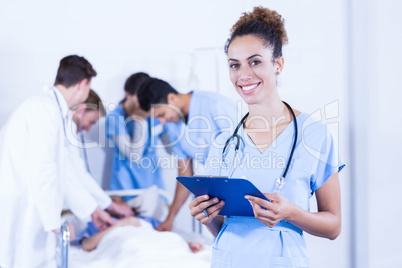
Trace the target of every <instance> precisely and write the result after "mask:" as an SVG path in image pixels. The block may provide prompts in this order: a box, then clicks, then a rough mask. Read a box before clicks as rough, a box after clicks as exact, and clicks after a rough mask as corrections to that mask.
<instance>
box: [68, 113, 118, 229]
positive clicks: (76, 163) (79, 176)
mask: <svg viewBox="0 0 402 268" xmlns="http://www.w3.org/2000/svg"><path fill="white" fill-rule="evenodd" d="M76 134H77V126H76V124H75V123H74V121H72V120H70V121H69V122H68V124H67V139H68V144H69V146H68V159H67V160H68V161H67V166H68V168H67V169H66V178H67V180H66V190H67V191H69V192H70V193H71V194H70V195H68V196H66V200H65V208H70V209H71V210H73V213H74V214H75V215H76V216H77V217H79V218H80V219H82V220H84V221H88V220H89V216H90V215H91V214H92V212H93V211H94V209H95V208H96V207H97V206H99V207H101V208H102V209H106V208H108V207H109V206H110V204H111V203H112V200H111V198H110V197H109V196H108V195H107V194H106V193H105V192H104V191H103V190H102V188H101V187H100V186H99V184H98V183H97V182H96V181H95V179H94V178H92V175H91V174H90V173H89V172H88V170H87V169H86V166H85V160H84V159H83V157H82V156H81V155H80V151H79V150H80V148H81V147H82V144H81V141H80V139H79V138H78V137H77V135H76ZM83 203H84V204H85V206H82V204H83Z"/></svg>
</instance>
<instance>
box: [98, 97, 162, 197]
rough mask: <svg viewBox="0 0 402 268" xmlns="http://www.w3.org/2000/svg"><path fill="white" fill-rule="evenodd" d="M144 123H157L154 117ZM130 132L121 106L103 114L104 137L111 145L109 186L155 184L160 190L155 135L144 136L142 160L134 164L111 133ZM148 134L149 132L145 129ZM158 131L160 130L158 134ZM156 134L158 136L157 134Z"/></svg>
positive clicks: (129, 122) (139, 187)
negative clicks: (111, 159)
mask: <svg viewBox="0 0 402 268" xmlns="http://www.w3.org/2000/svg"><path fill="white" fill-rule="evenodd" d="M146 121H147V125H148V126H151V128H152V127H154V126H156V125H158V124H160V123H159V121H158V120H157V119H156V118H148V119H146ZM132 133H134V121H133V120H130V117H129V116H128V115H127V114H126V113H125V111H124V109H123V107H122V105H121V104H120V105H119V106H117V107H116V109H115V110H114V111H113V112H111V113H109V114H108V115H107V116H106V138H107V139H109V140H110V142H111V144H112V146H113V147H114V148H113V150H114V153H113V165H112V170H111V174H110V189H111V190H125V189H143V188H148V187H151V186H152V185H157V186H158V188H161V189H164V184H163V180H162V177H161V170H160V167H159V166H158V158H157V155H156V151H155V142H156V140H157V138H159V137H152V138H150V137H149V136H148V138H147V140H146V144H145V146H144V153H143V157H142V159H141V160H140V161H139V162H138V163H136V162H133V161H130V159H129V158H127V157H126V156H125V155H124V154H123V152H121V151H120V150H119V148H118V147H117V145H116V143H115V141H114V140H113V138H112V136H118V135H132ZM147 133H148V135H150V131H149V130H148V132H147ZM161 134H162V133H161ZM161 134H159V135H161Z"/></svg>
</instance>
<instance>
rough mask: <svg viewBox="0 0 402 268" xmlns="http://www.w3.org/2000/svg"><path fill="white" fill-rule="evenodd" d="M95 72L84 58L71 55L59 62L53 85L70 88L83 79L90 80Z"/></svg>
mask: <svg viewBox="0 0 402 268" xmlns="http://www.w3.org/2000/svg"><path fill="white" fill-rule="evenodd" d="M94 76H96V71H95V70H94V68H93V67H92V65H91V64H90V63H89V61H87V59H85V58H84V57H80V56H77V55H71V56H67V57H64V58H63V59H61V60H60V65H59V69H58V70H57V75H56V80H55V82H54V85H55V86H56V85H63V86H65V87H67V88H68V87H71V86H73V85H75V84H77V83H79V82H81V81H82V80H84V79H88V80H91V78H92V77H94Z"/></svg>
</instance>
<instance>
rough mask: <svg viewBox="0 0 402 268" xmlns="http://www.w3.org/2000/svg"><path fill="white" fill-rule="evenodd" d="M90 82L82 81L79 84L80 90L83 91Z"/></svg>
mask: <svg viewBox="0 0 402 268" xmlns="http://www.w3.org/2000/svg"><path fill="white" fill-rule="evenodd" d="M88 82H89V80H88V79H86V78H85V79H82V80H81V81H80V82H79V83H78V88H79V89H81V88H83V87H84V86H86V85H88Z"/></svg>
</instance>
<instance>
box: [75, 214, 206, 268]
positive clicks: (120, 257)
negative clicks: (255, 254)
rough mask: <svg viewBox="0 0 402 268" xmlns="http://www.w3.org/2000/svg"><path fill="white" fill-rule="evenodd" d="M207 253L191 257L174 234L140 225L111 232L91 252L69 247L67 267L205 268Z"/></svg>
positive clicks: (178, 237)
mask: <svg viewBox="0 0 402 268" xmlns="http://www.w3.org/2000/svg"><path fill="white" fill-rule="evenodd" d="M210 252H211V248H209V247H208V248H205V249H204V250H203V251H201V252H199V253H196V254H194V253H192V252H191V250H190V249H189V247H188V244H187V242H186V241H185V240H184V239H183V238H181V237H180V236H179V235H178V234H176V233H173V232H158V231H155V230H154V229H153V228H152V226H151V225H150V224H149V223H147V222H144V221H141V226H140V227H134V226H122V227H116V228H114V229H112V230H111V231H110V232H108V233H107V234H106V235H105V236H104V237H103V238H102V240H101V241H100V243H99V244H98V247H97V248H96V249H95V250H93V251H91V252H85V251H83V250H82V249H81V248H80V247H76V246H72V247H70V252H69V267H71V268H83V267H86V268H92V267H94V268H103V267H105V268H111V267H113V268H128V267H135V268H154V267H155V268H156V267H163V268H169V267H172V268H181V267H182V268H204V267H205V268H207V267H210V255H211V253H210Z"/></svg>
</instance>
